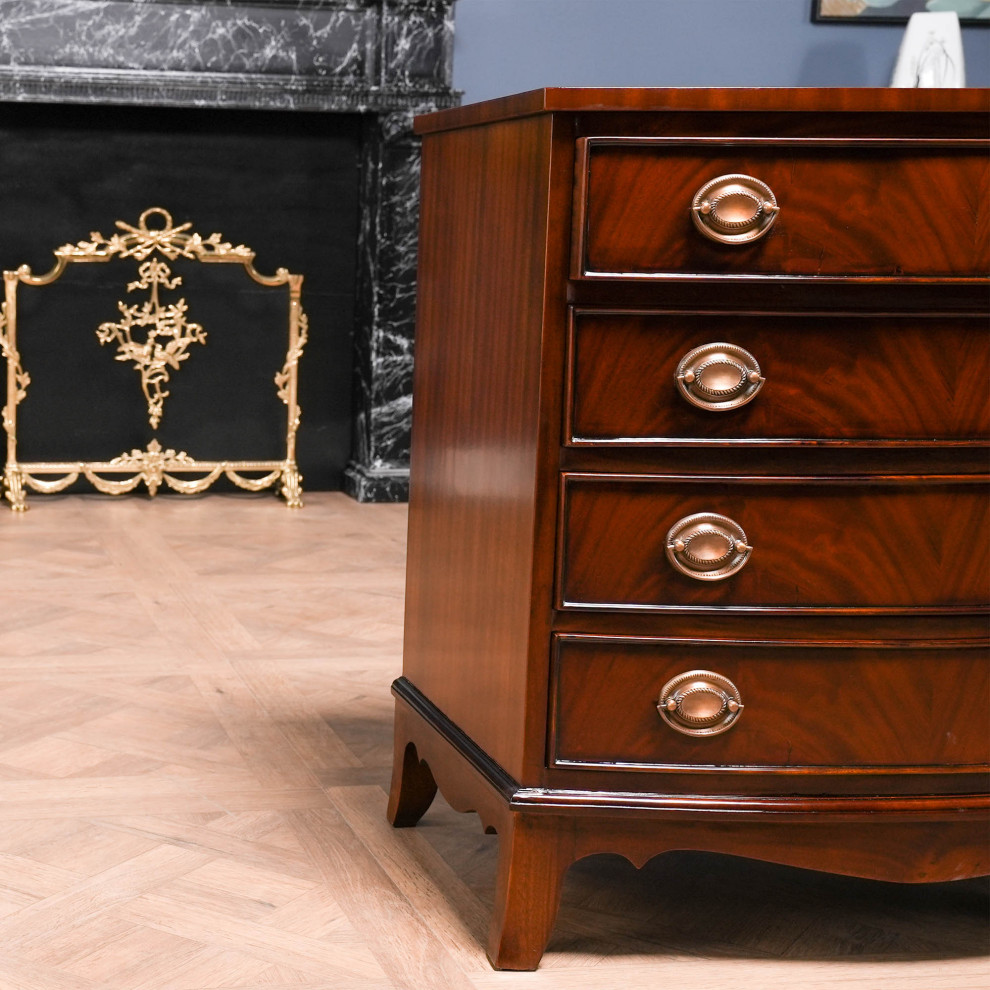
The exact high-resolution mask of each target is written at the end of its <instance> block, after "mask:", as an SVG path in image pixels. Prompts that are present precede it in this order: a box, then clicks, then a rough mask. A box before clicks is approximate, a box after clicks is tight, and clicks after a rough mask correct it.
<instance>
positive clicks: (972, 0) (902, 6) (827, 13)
mask: <svg viewBox="0 0 990 990" xmlns="http://www.w3.org/2000/svg"><path fill="white" fill-rule="evenodd" d="M862 2H863V3H865V4H866V6H864V7H863V8H862V9H861V10H859V11H858V12H857V11H856V7H858V6H859V5H860V4H859V3H858V2H857V0H812V2H811V19H812V21H814V22H815V23H816V24H906V23H907V21H908V18H909V17H910V16H911V15H912V14H919V13H924V12H925V11H927V10H929V9H930V8H929V2H930V0H894V2H893V3H890V4H889V5H887V6H876V7H873V6H869V3H870V0H862ZM963 2H964V3H966V4H968V8H969V9H971V10H972V11H973V14H974V15H975V14H976V13H981V12H982V13H985V14H986V16H983V17H977V16H969V15H967V13H966V12H965V9H964V10H963V11H962V12H960V11H958V10H957V13H959V23H960V24H962V25H964V26H966V27H990V3H987V2H985V0H963ZM936 9H945V8H940V7H936Z"/></svg>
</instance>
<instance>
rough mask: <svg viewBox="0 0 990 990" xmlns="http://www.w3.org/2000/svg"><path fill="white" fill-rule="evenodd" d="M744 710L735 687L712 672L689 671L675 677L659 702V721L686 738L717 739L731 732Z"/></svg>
mask: <svg viewBox="0 0 990 990" xmlns="http://www.w3.org/2000/svg"><path fill="white" fill-rule="evenodd" d="M744 707H745V706H744V705H743V703H742V698H741V696H740V694H739V689H738V688H737V687H736V686H735V684H733V683H732V681H730V680H729V678H728V677H723V676H722V675H721V674H716V673H714V672H713V671H711V670H689V671H686V672H685V673H683V674H678V675H677V676H676V677H672V678H671V679H670V680H669V681H667V683H666V684H664V686H663V688H662V689H661V690H660V699H659V700H658V701H657V711H658V712H659V713H660V717H661V718H662V719H663V720H664V721H665V722H666V723H667V725H669V726H670V727H671V728H672V729H676V730H677V731H678V732H683V733H684V734H685V735H687V736H717V735H718V734H719V733H720V732H725V731H726V730H727V729H731V728H732V726H734V725H735V724H736V722H737V720H738V719H739V716H740V714H741V713H742V710H743V708H744Z"/></svg>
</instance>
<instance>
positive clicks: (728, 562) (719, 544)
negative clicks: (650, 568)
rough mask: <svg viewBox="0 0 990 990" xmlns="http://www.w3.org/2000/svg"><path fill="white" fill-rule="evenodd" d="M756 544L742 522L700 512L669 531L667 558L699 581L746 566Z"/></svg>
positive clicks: (728, 574) (724, 574)
mask: <svg viewBox="0 0 990 990" xmlns="http://www.w3.org/2000/svg"><path fill="white" fill-rule="evenodd" d="M752 552H753V548H752V547H751V546H750V545H749V543H748V542H747V540H746V534H745V533H744V532H743V528H742V526H740V525H739V523H737V522H733V520H731V519H730V518H729V517H728V516H720V515H717V514H716V513H714V512H697V513H695V514H694V515H691V516H685V517H684V518H683V519H679V520H678V521H677V522H676V523H674V525H673V526H671V527H670V531H669V532H668V533H667V559H668V560H669V561H670V563H671V564H672V565H673V566H674V568H675V569H676V570H678V571H680V572H681V573H682V574H686V575H687V576H688V577H691V578H694V579H695V580H697V581H722V580H724V579H725V578H727V577H729V576H730V575H732V574H735V573H736V571H738V570H740V569H741V568H742V567H745V566H746V561H748V560H749V557H750V554H751V553H752Z"/></svg>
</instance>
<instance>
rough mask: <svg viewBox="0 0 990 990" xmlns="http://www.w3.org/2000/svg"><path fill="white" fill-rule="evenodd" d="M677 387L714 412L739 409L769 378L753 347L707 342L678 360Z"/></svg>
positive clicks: (692, 402) (693, 401)
mask: <svg viewBox="0 0 990 990" xmlns="http://www.w3.org/2000/svg"><path fill="white" fill-rule="evenodd" d="M675 377H676V379H677V388H678V391H680V393H681V395H682V396H684V398H685V399H687V400H688V402H690V403H691V404H692V405H695V406H698V407H699V408H701V409H709V410H711V411H712V412H725V411H728V410H730V409H738V408H739V407H740V406H744V405H746V403H747V402H749V401H750V400H752V399H754V398H755V397H756V393H757V392H759V390H760V389H761V388H763V383H764V381H766V379H765V378H764V377H763V372H762V371H760V365H759V363H758V362H757V360H756V358H755V357H753V355H752V354H750V353H749V351H747V350H745V349H744V348H742V347H737V346H736V345H735V344H724V343H718V344H703V345H702V346H701V347H695V348H694V350H691V351H688V352H687V354H685V355H684V357H682V358H681V359H680V361H678V363H677V373H676V375H675Z"/></svg>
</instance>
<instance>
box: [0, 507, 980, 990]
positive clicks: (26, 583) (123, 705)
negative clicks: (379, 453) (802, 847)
mask: <svg viewBox="0 0 990 990" xmlns="http://www.w3.org/2000/svg"><path fill="white" fill-rule="evenodd" d="M30 504H31V511H30V512H28V513H27V514H26V515H24V516H20V517H19V516H15V515H13V514H10V513H7V512H6V510H4V511H3V514H2V515H0V575H2V584H0V587H2V611H0V990H207V988H211V990H212V988H257V990H262V988H264V990H278V988H284V990H289V988H292V990H386V988H408V990H412V988H422V990H448V988H449V990H471V988H475V990H488V988H501V987H526V988H527V990H528V988H530V987H533V988H541V990H542V988H559V990H565V988H566V990H582V988H587V990H592V988H594V990H611V988H615V990H619V988H621V990H636V988H651V990H653V988H656V987H658V986H678V987H687V988H690V987H709V988H729V987H731V988H733V990H735V988H737V987H739V986H745V987H750V988H753V990H764V988H766V990H777V988H784V987H787V988H792V987H797V988H838V987H840V986H846V985H851V986H852V987H854V988H856V990H864V988H905V990H948V988H952V990H962V988H972V990H976V988H981V990H982V988H984V987H986V986H987V985H990V966H988V963H987V958H986V955H985V950H986V947H987V945H986V931H987V929H986V920H987V891H986V885H985V884H984V883H983V882H979V881H967V882H964V883H959V884H944V885H939V886H935V887H923V888H918V887H899V886H894V885H887V884H874V883H867V882H863V881H856V880H849V879H843V878H839V877H827V876H820V875H816V874H808V873H802V872H800V871H797V870H789V869H784V868H780V867H774V866H770V865H766V864H759V863H746V862H742V861H737V860H730V859H724V858H720V857H712V856H703V855H695V854H684V855H680V856H670V857H664V858H660V859H657V860H654V861H653V862H652V863H651V864H649V865H648V866H647V867H646V868H645V869H643V870H642V871H636V870H634V869H633V868H632V867H631V866H629V864H628V863H626V862H625V861H623V860H620V859H617V858H610V857H602V858H599V859H592V860H587V861H584V862H582V863H578V864H577V865H576V866H575V867H573V868H572V870H571V871H570V873H569V875H568V879H567V883H566V887H565V892H564V903H563V907H562V909H561V914H560V919H559V922H558V926H557V929H556V932H555V934H554V937H553V940H552V942H551V944H550V948H549V951H548V953H547V955H546V957H545V958H544V961H543V964H542V967H541V969H540V971H539V972H537V973H535V974H511V973H495V972H492V970H491V969H490V967H489V966H488V963H487V961H486V960H485V956H484V952H483V949H482V944H483V941H484V935H485V929H486V926H487V921H488V915H489V912H490V908H491V902H492V881H493V878H494V866H495V859H494V855H495V849H494V844H495V841H496V840H495V839H494V838H493V837H490V836H484V835H483V834H482V833H481V830H480V828H479V826H478V822H477V819H476V818H475V817H474V816H471V815H457V814H455V813H453V812H452V811H450V809H449V808H447V807H446V806H445V805H444V804H443V803H442V801H438V803H437V804H436V805H435V806H434V807H433V808H432V809H431V810H430V812H429V813H428V814H427V816H426V818H425V819H424V821H423V822H422V824H421V825H420V826H419V827H418V828H416V829H406V830H401V831H395V830H392V829H391V828H390V827H389V826H388V825H387V824H386V822H385V819H384V810H385V791H386V789H387V785H388V778H389V773H390V761H391V699H390V696H389V691H388V685H389V683H390V681H391V680H392V678H393V677H394V676H395V675H396V674H397V673H398V671H399V669H400V663H401V660H400V654H401V624H402V587H403V556H404V536H405V509H404V507H403V506H395V505H377V506H361V505H357V504H356V503H353V502H351V501H349V500H348V499H346V498H344V497H343V496H341V495H336V494H313V493H310V494H309V495H308V496H307V507H306V508H305V509H303V510H302V511H300V512H290V511H288V510H286V509H285V508H283V507H282V506H281V505H280V504H279V503H278V502H277V501H276V500H275V499H274V498H271V497H270V496H269V497H250V496H246V497H240V496H223V495H211V496H207V497H203V498H199V499H181V498H175V497H173V498H168V497H159V498H158V499H156V500H153V501H152V500H147V499H144V498H139V497H127V498H122V499H108V498H101V497H94V496H65V497H62V496H60V497H53V498H43V497H34V498H32V499H31V500H30Z"/></svg>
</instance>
